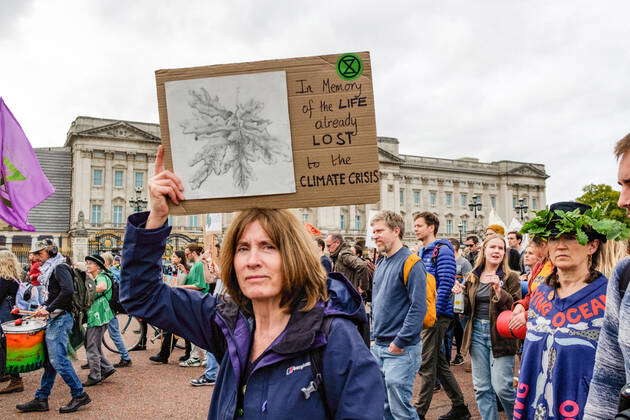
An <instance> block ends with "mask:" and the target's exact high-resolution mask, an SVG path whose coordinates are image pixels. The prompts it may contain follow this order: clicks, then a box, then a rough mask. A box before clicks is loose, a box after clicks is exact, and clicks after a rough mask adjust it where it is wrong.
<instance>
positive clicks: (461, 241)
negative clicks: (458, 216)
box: [457, 223, 464, 244]
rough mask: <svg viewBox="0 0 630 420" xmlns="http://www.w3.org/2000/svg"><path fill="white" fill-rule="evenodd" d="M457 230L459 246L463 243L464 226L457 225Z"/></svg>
mask: <svg viewBox="0 0 630 420" xmlns="http://www.w3.org/2000/svg"><path fill="white" fill-rule="evenodd" d="M457 230H459V243H460V244H461V243H463V242H464V224H463V223H460V224H459V225H457Z"/></svg>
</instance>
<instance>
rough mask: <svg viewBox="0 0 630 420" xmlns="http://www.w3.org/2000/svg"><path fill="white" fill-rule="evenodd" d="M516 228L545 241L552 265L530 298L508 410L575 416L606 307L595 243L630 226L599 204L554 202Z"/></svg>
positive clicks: (620, 236)
mask: <svg viewBox="0 0 630 420" xmlns="http://www.w3.org/2000/svg"><path fill="white" fill-rule="evenodd" d="M521 232H522V233H529V234H532V235H536V236H537V237H541V238H546V239H547V242H548V249H549V259H550V261H551V263H552V264H553V266H554V269H553V271H552V273H551V275H550V276H548V277H547V278H546V279H545V281H544V282H543V283H542V284H540V285H539V286H538V288H537V289H536V291H535V292H534V293H533V294H532V296H531V299H530V303H529V314H528V319H527V336H526V338H525V344H524V346H523V355H522V358H521V372H520V376H519V384H518V388H517V397H516V402H515V408H514V416H515V418H519V419H539V418H543V419H546V418H554V419H559V418H575V419H581V418H583V416H584V412H585V406H586V401H587V395H588V392H589V386H590V382H591V379H592V377H593V366H594V364H595V353H596V349H597V339H598V336H599V332H600V329H601V326H602V322H603V319H604V312H605V309H606V287H607V282H608V280H607V279H606V277H605V276H604V275H602V274H601V273H600V272H599V271H597V270H596V267H597V266H598V263H599V259H600V256H601V250H602V244H603V243H604V242H606V241H607V240H625V239H627V238H628V237H629V236H630V229H629V228H628V227H627V226H626V225H625V224H624V223H622V222H619V221H616V220H610V219H607V218H606V217H605V210H604V209H603V208H600V207H595V208H591V207H590V206H588V205H586V204H581V203H576V202H561V203H555V204H552V205H551V207H550V208H549V210H542V211H538V212H536V217H535V218H534V219H532V220H530V221H528V222H527V223H525V225H524V226H523V228H522V229H521Z"/></svg>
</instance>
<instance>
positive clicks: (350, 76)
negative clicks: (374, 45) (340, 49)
mask: <svg viewBox="0 0 630 420" xmlns="http://www.w3.org/2000/svg"><path fill="white" fill-rule="evenodd" d="M337 74H338V75H339V77H341V78H342V79H343V80H354V79H356V78H357V77H359V76H361V74H363V62H362V61H361V58H359V56H358V55H356V54H344V55H342V56H339V58H338V59H337Z"/></svg>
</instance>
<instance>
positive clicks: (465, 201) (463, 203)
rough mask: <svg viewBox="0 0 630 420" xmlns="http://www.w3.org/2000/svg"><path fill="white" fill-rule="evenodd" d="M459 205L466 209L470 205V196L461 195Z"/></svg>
mask: <svg viewBox="0 0 630 420" xmlns="http://www.w3.org/2000/svg"><path fill="white" fill-rule="evenodd" d="M459 204H460V205H461V206H462V207H466V206H467V205H468V194H466V193H461V194H460V195H459Z"/></svg>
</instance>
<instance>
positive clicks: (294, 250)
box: [221, 208, 328, 313]
mask: <svg viewBox="0 0 630 420" xmlns="http://www.w3.org/2000/svg"><path fill="white" fill-rule="evenodd" d="M253 222H259V223H260V225H261V227H262V228H263V230H264V231H265V233H267V235H269V239H271V241H272V242H273V244H274V245H275V246H276V247H278V251H279V252H280V258H281V259H282V277H283V280H284V282H283V285H282V290H281V292H280V295H281V299H280V306H281V307H282V308H291V307H292V306H295V307H297V306H298V304H300V305H302V306H301V307H300V310H302V311H309V310H311V309H313V308H314V307H315V305H316V304H317V302H318V301H320V300H327V299H328V289H327V285H326V272H325V271H324V268H323V267H322V265H321V264H320V261H319V255H318V253H317V249H316V245H315V244H316V242H315V241H314V240H313V239H312V237H311V236H310V235H309V234H308V233H307V232H306V229H304V226H303V225H302V223H300V222H299V221H298V219H297V218H296V217H295V215H294V214H293V213H291V212H290V211H289V210H278V209H261V208H253V209H247V210H244V211H242V212H240V213H239V214H237V215H236V217H235V218H234V220H233V221H232V223H231V224H230V227H229V228H228V230H227V232H226V234H225V238H224V240H223V252H221V280H222V281H223V284H224V285H225V288H226V291H227V293H228V294H229V295H230V297H231V298H232V299H233V300H234V301H235V302H236V303H237V304H238V305H239V306H240V307H241V309H244V310H246V311H248V312H250V313H251V311H252V309H251V300H249V298H248V297H246V296H245V295H244V294H243V292H242V291H241V288H240V287H239V285H238V279H237V278H236V271H235V270H234V255H235V254H236V248H237V246H238V243H239V240H240V238H241V236H243V232H244V231H245V229H246V228H247V226H249V224H250V223H253Z"/></svg>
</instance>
